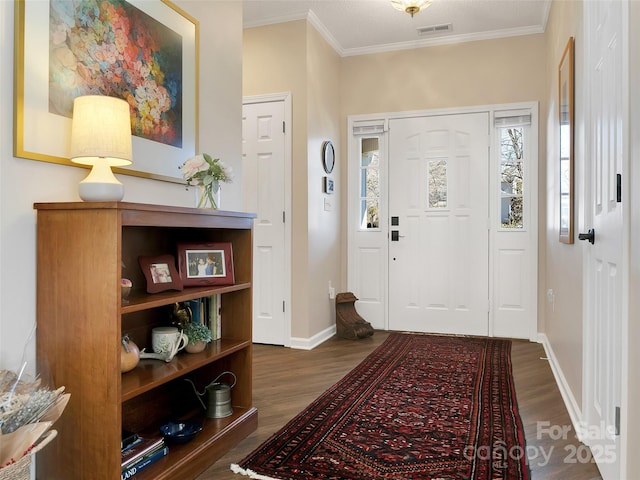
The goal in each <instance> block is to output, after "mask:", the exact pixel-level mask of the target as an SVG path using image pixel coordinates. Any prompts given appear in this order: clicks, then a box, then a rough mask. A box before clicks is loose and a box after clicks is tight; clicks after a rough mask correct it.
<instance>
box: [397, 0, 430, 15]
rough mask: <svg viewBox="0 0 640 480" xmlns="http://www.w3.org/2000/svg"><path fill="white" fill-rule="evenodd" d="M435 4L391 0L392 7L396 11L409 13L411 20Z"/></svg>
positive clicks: (419, 0) (424, 0)
mask: <svg viewBox="0 0 640 480" xmlns="http://www.w3.org/2000/svg"><path fill="white" fill-rule="evenodd" d="M431 3H433V0H391V5H393V8H395V9H396V10H400V11H401V12H407V13H408V14H409V15H411V18H413V16H414V15H415V14H416V13H418V12H419V11H420V10H424V9H425V8H427V7H428V6H429V5H431Z"/></svg>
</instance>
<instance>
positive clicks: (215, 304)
mask: <svg viewBox="0 0 640 480" xmlns="http://www.w3.org/2000/svg"><path fill="white" fill-rule="evenodd" d="M186 303H187V304H188V305H189V308H190V309H191V314H192V318H191V321H192V322H194V323H202V324H203V325H207V326H208V327H209V329H210V330H211V339H212V340H218V339H219V338H220V337H221V336H222V335H221V326H222V325H221V323H220V303H221V296H220V295H211V296H210V297H203V298H197V299H195V300H189V301H188V302H186Z"/></svg>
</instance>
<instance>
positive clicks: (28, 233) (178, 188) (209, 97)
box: [0, 0, 242, 369]
mask: <svg viewBox="0 0 640 480" xmlns="http://www.w3.org/2000/svg"><path fill="white" fill-rule="evenodd" d="M175 3H176V5H178V6H179V7H180V8H182V9H183V10H184V11H185V12H187V13H188V14H189V15H191V16H193V17H195V18H196V19H198V20H199V21H200V25H201V28H200V43H201V45H203V47H202V48H201V49H200V79H201V80H200V124H199V137H200V148H199V150H200V151H204V152H208V153H210V154H212V155H214V156H217V157H220V158H221V159H223V160H224V161H225V162H227V163H228V164H230V165H231V166H232V167H233V169H234V171H235V172H236V179H237V181H236V182H234V183H232V184H229V185H225V186H223V191H222V200H221V205H222V207H223V208H225V209H229V210H233V209H239V208H240V207H239V206H241V205H242V201H241V199H242V191H241V186H240V180H239V179H240V176H241V170H240V169H241V153H242V119H241V116H242V4H241V3H240V2H234V1H216V2H200V1H197V0H191V1H187V0H180V1H176V2H175ZM13 7H14V3H13V2H12V1H0V35H1V42H0V65H1V66H2V67H1V68H2V70H0V95H1V98H2V102H1V104H0V227H1V230H0V368H8V369H17V368H18V366H19V365H20V364H21V363H22V355H23V348H24V346H25V344H26V342H27V338H28V336H29V332H30V331H31V329H32V327H33V325H34V322H35V311H36V305H35V300H36V296H35V275H36V268H37V265H36V259H35V251H36V238H35V233H36V214H35V212H34V210H33V203H34V202H54V201H55V202H58V201H79V200H80V199H79V197H78V195H77V185H78V182H79V181H80V180H82V178H84V177H85V176H86V174H87V172H88V171H87V170H85V169H83V168H76V167H68V166H61V165H56V164H51V163H45V162H39V161H34V160H26V159H22V158H15V157H13V153H12V152H13V127H12V125H13V120H12V119H13V68H11V66H12V65H13V34H14V8H13ZM134 162H135V158H134ZM119 179H120V181H121V182H122V183H123V184H124V187H125V197H124V201H127V202H141V203H156V204H164V205H178V206H190V207H192V206H195V202H194V192H193V191H186V190H185V187H184V186H182V185H179V184H175V183H168V182H160V181H155V180H148V179H143V178H137V177H131V176H125V175H119ZM69 294H70V295H73V292H69ZM90 321H91V319H90V318H87V322H90ZM70 334H72V333H71V332H70ZM34 355H35V343H34V342H29V345H28V346H27V351H26V358H25V359H26V360H27V361H28V362H29V365H34V364H35V356H34Z"/></svg>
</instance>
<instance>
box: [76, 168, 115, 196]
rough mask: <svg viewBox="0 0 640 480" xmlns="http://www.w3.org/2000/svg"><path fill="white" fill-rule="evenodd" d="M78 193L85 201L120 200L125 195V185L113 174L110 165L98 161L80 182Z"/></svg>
mask: <svg viewBox="0 0 640 480" xmlns="http://www.w3.org/2000/svg"><path fill="white" fill-rule="evenodd" d="M78 193H79V194H80V198H81V199H82V200H84V201H85V202H119V201H120V200H122V198H123V197H124V185H122V183H120V182H119V181H118V179H117V178H116V177H115V176H114V175H113V172H112V171H111V167H110V166H109V165H107V164H104V163H97V164H96V165H94V166H93V168H92V169H91V173H89V175H88V176H87V178H85V179H84V180H82V181H81V182H80V186H79V187H78Z"/></svg>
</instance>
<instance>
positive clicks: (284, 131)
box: [282, 121, 287, 133]
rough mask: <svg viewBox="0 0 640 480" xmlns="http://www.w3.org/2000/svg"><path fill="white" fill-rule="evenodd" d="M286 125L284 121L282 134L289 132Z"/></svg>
mask: <svg viewBox="0 0 640 480" xmlns="http://www.w3.org/2000/svg"><path fill="white" fill-rule="evenodd" d="M285 125H286V124H285V123H284V121H283V122H282V133H287V132H286V128H285Z"/></svg>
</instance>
